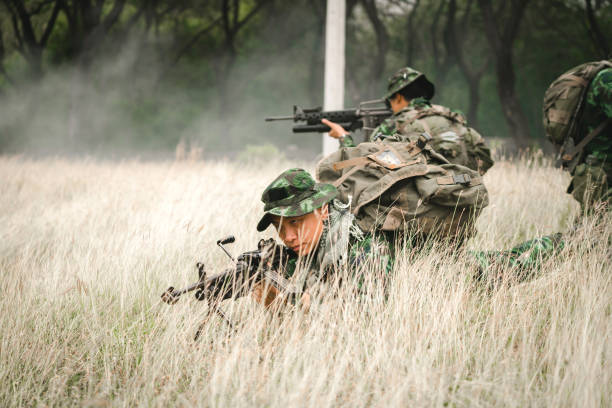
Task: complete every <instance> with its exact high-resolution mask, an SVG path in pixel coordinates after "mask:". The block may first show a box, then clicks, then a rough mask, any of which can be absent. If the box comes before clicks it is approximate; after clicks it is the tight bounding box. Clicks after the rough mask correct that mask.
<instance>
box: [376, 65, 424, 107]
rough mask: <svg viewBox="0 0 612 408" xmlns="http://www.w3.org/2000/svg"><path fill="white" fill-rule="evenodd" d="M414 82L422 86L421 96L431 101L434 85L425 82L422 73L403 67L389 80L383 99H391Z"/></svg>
mask: <svg viewBox="0 0 612 408" xmlns="http://www.w3.org/2000/svg"><path fill="white" fill-rule="evenodd" d="M416 81H419V82H420V85H421V86H422V88H423V89H422V91H423V92H422V95H416V96H422V97H424V98H427V99H431V98H433V96H434V92H435V88H434V85H433V84H432V83H431V82H429V80H427V78H426V77H425V75H424V74H423V73H422V72H419V71H417V70H416V69H412V68H410V67H404V68H402V69H400V70H399V71H397V72H396V73H395V74H393V76H392V77H391V78H389V84H388V85H387V93H386V94H385V99H387V100H388V99H391V97H392V96H393V95H394V94H395V93H397V92H399V91H401V90H402V89H404V88H405V87H407V86H408V85H410V84H413V83H415V82H416Z"/></svg>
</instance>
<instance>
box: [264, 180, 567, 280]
mask: <svg viewBox="0 0 612 408" xmlns="http://www.w3.org/2000/svg"><path fill="white" fill-rule="evenodd" d="M337 193H338V192H337V190H336V188H335V187H334V186H332V185H331V184H323V183H315V181H314V180H313V179H312V177H311V176H310V174H309V173H308V172H306V171H305V170H302V169H289V170H287V171H285V172H283V173H282V174H281V175H280V176H279V177H277V178H276V180H274V181H273V182H272V183H271V184H270V185H269V186H268V187H267V188H266V190H265V191H264V193H263V194H262V201H263V203H264V212H265V213H264V215H263V217H262V218H261V220H260V221H259V223H258V225H257V230H258V231H263V230H265V229H266V228H267V227H268V226H269V225H270V223H271V222H272V216H273V215H276V216H280V217H297V216H301V215H305V214H308V213H310V212H312V211H314V210H316V209H318V208H321V207H323V205H325V204H326V203H329V207H328V208H329V217H328V219H327V220H326V221H325V222H324V229H323V232H322V234H321V237H320V239H319V243H318V245H317V248H315V249H314V250H313V251H312V252H311V253H310V254H309V255H308V256H306V257H298V256H297V254H295V253H294V252H293V251H291V250H290V249H287V251H288V254H289V257H288V259H287V261H286V262H285V264H284V266H283V268H282V271H281V272H283V274H284V275H285V277H286V278H290V279H292V280H293V282H294V283H295V284H296V285H297V286H298V287H301V288H302V289H305V288H306V287H311V286H312V285H313V284H315V283H316V282H318V281H321V280H326V279H328V278H329V277H330V276H332V275H333V273H334V272H336V271H337V270H341V269H342V268H346V267H348V268H349V269H350V270H352V271H354V273H355V274H356V275H357V276H363V275H364V274H365V273H368V272H369V271H371V270H373V269H374V270H382V271H384V272H385V273H386V274H389V273H390V272H391V269H392V267H393V254H392V252H391V245H390V241H389V239H387V238H385V237H384V236H382V235H372V234H366V233H364V232H363V231H361V230H360V229H359V227H358V226H357V225H356V224H355V222H354V216H353V214H351V212H350V211H349V208H348V206H347V205H345V204H343V203H341V202H340V201H338V200H336V199H335V197H336V195H337ZM563 246H564V243H563V241H562V240H561V235H560V234H556V235H551V236H546V237H542V238H536V239H533V240H530V241H527V242H525V243H522V244H520V245H518V246H516V247H514V248H512V249H511V250H509V251H471V255H472V261H473V262H475V264H476V267H477V270H478V275H479V277H486V276H488V275H489V274H491V273H494V272H495V271H500V270H508V269H509V270H510V271H512V272H513V273H515V274H516V276H518V277H519V278H520V279H524V278H527V277H529V276H530V275H531V273H532V272H534V271H536V270H537V269H538V268H539V267H540V265H541V263H542V262H543V261H544V260H545V259H548V258H550V257H551V256H552V255H554V254H555V253H556V252H558V251H559V250H560V249H562V248H563ZM360 281H361V280H359V282H360Z"/></svg>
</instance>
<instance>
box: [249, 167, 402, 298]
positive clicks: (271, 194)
mask: <svg viewBox="0 0 612 408" xmlns="http://www.w3.org/2000/svg"><path fill="white" fill-rule="evenodd" d="M337 194H338V191H337V190H336V188H335V187H334V186H333V185H331V184H323V183H315V181H314V180H313V178H312V177H311V176H310V174H309V173H308V172H306V171H305V170H302V169H289V170H287V171H285V172H283V173H282V174H281V175H280V176H278V177H277V178H276V180H274V181H273V182H272V183H271V184H270V185H269V186H268V187H267V188H266V190H265V191H264V192H263V194H262V198H261V200H262V201H263V203H264V215H263V217H262V218H261V220H260V221H259V223H258V225H257V230H258V231H263V230H265V229H266V228H267V227H268V226H269V225H270V223H271V221H272V216H280V217H297V216H301V215H305V214H308V213H311V212H313V211H314V210H316V209H318V208H321V207H323V206H324V205H325V204H327V203H329V207H328V209H329V217H328V218H327V220H325V221H324V228H323V232H322V234H321V237H320V239H319V243H318V245H317V247H316V248H315V249H314V250H313V251H311V253H310V254H309V255H308V256H306V257H298V256H297V255H296V254H295V253H294V252H293V251H291V250H290V249H287V251H288V253H289V258H288V260H287V262H286V264H285V266H284V267H283V268H282V269H283V270H282V272H283V273H284V275H285V277H287V278H292V280H294V283H296V284H297V285H298V286H301V287H302V288H305V287H308V286H311V285H312V284H313V283H314V282H316V281H319V280H325V279H327V278H329V277H330V275H331V274H333V273H334V272H336V271H337V270H339V269H342V268H346V267H348V268H350V269H351V270H353V271H355V272H356V273H357V272H358V273H360V274H361V273H362V272H366V271H367V270H368V269H369V267H377V266H378V267H380V268H381V269H383V270H384V271H385V272H387V273H388V272H390V271H391V268H392V264H393V260H392V258H391V255H390V248H389V243H388V242H387V241H386V240H385V239H384V237H382V236H373V235H372V234H366V233H364V232H363V231H361V230H360V229H359V227H358V226H357V225H356V224H355V222H354V216H353V214H351V212H350V211H349V208H348V206H347V205H344V204H342V203H341V202H340V201H338V200H335V199H334V198H335V197H336V195H337ZM296 272H301V273H297V274H296Z"/></svg>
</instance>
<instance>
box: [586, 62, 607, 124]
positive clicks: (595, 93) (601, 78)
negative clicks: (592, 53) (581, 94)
mask: <svg viewBox="0 0 612 408" xmlns="http://www.w3.org/2000/svg"><path fill="white" fill-rule="evenodd" d="M587 103H588V104H590V105H593V106H595V107H598V108H599V109H601V111H602V112H603V113H604V114H605V115H606V116H607V117H609V118H612V68H606V69H603V70H601V71H600V72H599V73H598V74H597V75H596V76H595V78H593V82H592V83H591V89H590V91H589V92H588V94H587Z"/></svg>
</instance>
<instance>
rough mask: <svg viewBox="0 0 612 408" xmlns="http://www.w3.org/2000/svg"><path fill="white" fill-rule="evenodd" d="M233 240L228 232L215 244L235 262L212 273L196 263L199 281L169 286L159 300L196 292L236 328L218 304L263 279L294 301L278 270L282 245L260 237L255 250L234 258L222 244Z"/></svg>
mask: <svg viewBox="0 0 612 408" xmlns="http://www.w3.org/2000/svg"><path fill="white" fill-rule="evenodd" d="M234 241H236V239H235V238H234V237H233V236H232V235H230V236H228V237H226V238H223V239H220V240H218V241H217V245H218V246H219V247H220V248H221V249H222V250H223V252H225V254H226V255H227V256H228V257H229V258H230V259H231V260H232V262H234V265H233V266H231V267H229V268H227V269H225V270H223V271H221V272H217V273H214V274H210V275H208V274H207V273H206V268H205V267H204V264H203V263H202V262H198V263H196V267H197V269H198V281H197V282H196V283H194V284H192V285H189V286H187V287H186V288H184V289H179V290H177V289H175V288H174V287H173V286H170V287H169V288H168V289H167V290H166V291H165V292H164V293H162V295H161V298H162V301H164V302H166V303H168V304H170V305H173V304H175V303H176V302H178V300H179V298H180V297H181V295H184V294H185V293H189V292H193V291H195V298H196V299H197V300H204V301H207V302H208V306H209V311H211V312H216V313H217V314H218V315H219V316H221V317H222V318H223V320H225V322H226V323H227V324H228V325H229V326H230V327H231V328H232V329H234V330H235V326H234V325H233V324H232V322H231V321H230V319H229V318H228V317H227V316H226V315H225V313H223V311H222V310H221V308H220V303H221V302H222V301H223V300H225V299H236V298H238V297H241V296H244V295H246V294H248V293H249V291H250V290H251V288H252V287H253V285H255V284H256V283H258V282H261V281H263V280H265V281H267V283H269V284H270V285H271V286H273V287H275V288H276V289H278V290H279V291H280V292H281V293H283V294H284V295H285V296H286V297H287V299H288V300H290V301H295V299H296V298H297V297H298V296H299V294H300V293H299V290H297V288H296V287H295V286H294V285H292V284H291V283H290V282H289V281H287V280H286V279H285V278H284V277H283V276H282V275H281V274H279V273H278V269H279V268H281V267H282V265H283V262H285V261H286V259H287V256H288V254H287V252H286V250H285V248H284V247H282V246H280V245H278V244H277V243H276V242H275V241H274V239H272V238H270V239H267V240H264V239H262V240H260V241H259V243H258V244H257V249H256V250H254V251H248V252H244V253H242V254H241V255H239V256H238V258H237V259H234V257H233V256H232V255H231V254H230V253H229V252H228V251H227V250H226V249H225V247H224V246H223V245H226V244H231V243H233V242H234ZM203 327H204V323H202V324H201V325H200V327H198V330H197V331H196V334H195V338H194V340H197V339H198V338H199V337H200V334H201V332H202V329H203Z"/></svg>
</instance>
